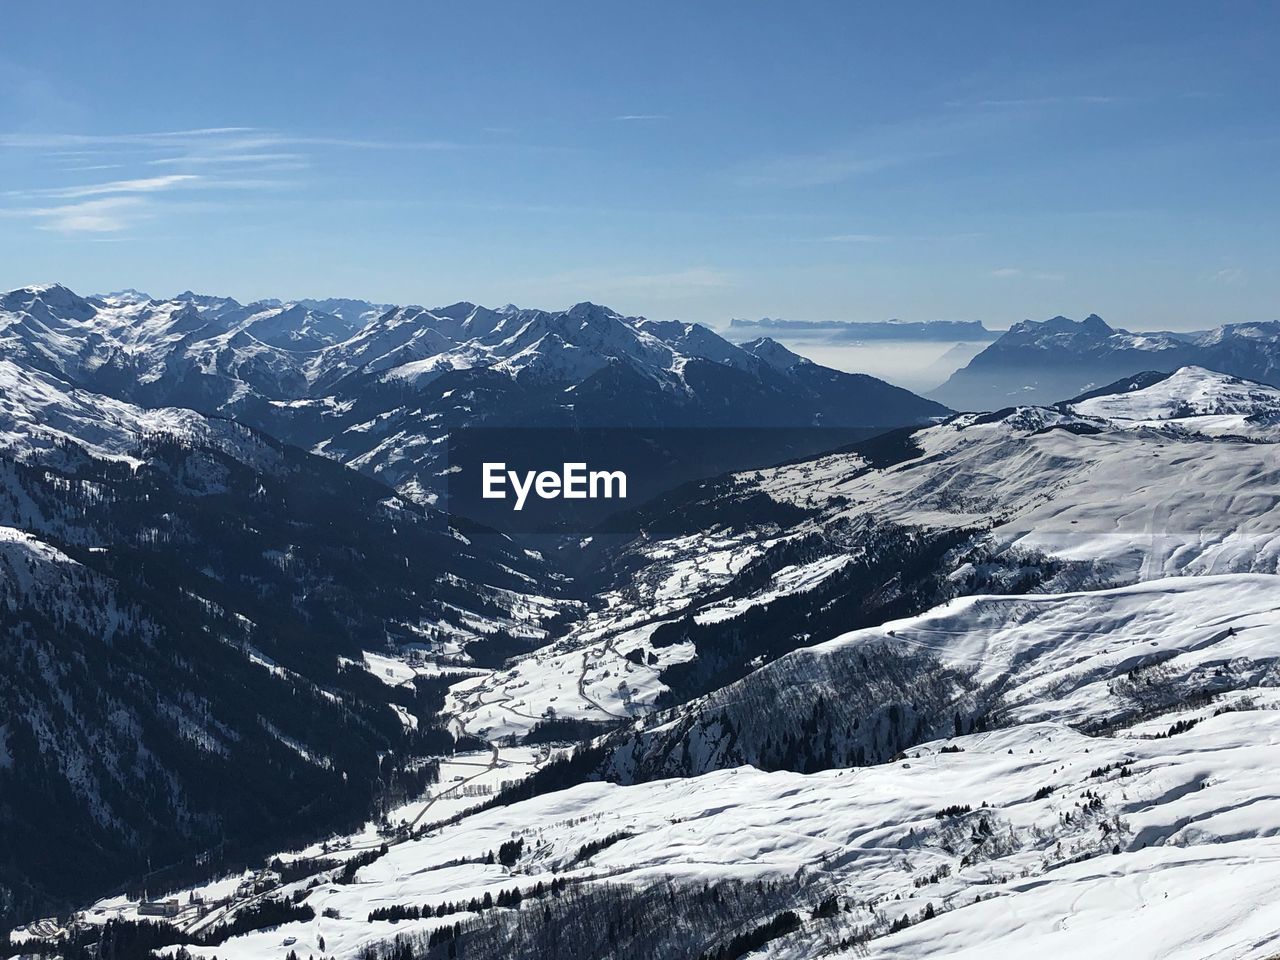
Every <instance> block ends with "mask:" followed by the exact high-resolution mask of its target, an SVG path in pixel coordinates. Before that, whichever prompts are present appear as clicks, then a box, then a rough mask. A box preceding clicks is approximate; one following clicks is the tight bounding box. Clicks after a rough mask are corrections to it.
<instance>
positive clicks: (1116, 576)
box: [450, 370, 1280, 736]
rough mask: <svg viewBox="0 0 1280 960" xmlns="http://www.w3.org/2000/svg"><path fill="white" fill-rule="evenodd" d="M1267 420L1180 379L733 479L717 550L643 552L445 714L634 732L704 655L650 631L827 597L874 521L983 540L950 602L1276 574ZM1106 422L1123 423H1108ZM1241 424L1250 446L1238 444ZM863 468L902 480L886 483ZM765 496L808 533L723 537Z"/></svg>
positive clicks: (1274, 436)
mask: <svg viewBox="0 0 1280 960" xmlns="http://www.w3.org/2000/svg"><path fill="white" fill-rule="evenodd" d="M1182 393H1185V395H1186V398H1187V399H1186V400H1185V403H1187V404H1188V405H1191V406H1189V409H1183V408H1182V407H1181V406H1178V412H1179V413H1182V414H1183V415H1182V416H1181V417H1179V418H1178V419H1177V420H1176V421H1172V422H1170V421H1167V420H1166V419H1164V418H1162V417H1161V413H1162V412H1164V411H1169V410H1172V409H1173V407H1174V405H1180V404H1182V403H1183V402H1184V401H1183V400H1182V399H1181V395H1182ZM1273 401H1274V391H1271V390H1270V388H1265V387H1261V386H1258V385H1250V384H1247V383H1241V382H1240V381H1237V380H1235V379H1234V378H1229V377H1224V376H1222V375H1219V374H1209V373H1206V372H1204V371H1196V370H1188V371H1184V372H1183V373H1181V374H1177V375H1175V376H1174V377H1171V378H1169V379H1168V380H1165V381H1163V382H1162V383H1160V384H1157V385H1156V386H1154V387H1152V388H1150V390H1147V391H1140V392H1138V393H1127V394H1117V395H1113V396H1107V397H1099V398H1096V399H1093V400H1089V401H1085V402H1083V403H1081V404H1078V405H1077V410H1076V411H1075V412H1072V411H1071V410H1054V409H1049V408H1020V409H1018V410H1015V411H1012V412H1009V413H1006V414H1004V415H999V416H975V415H964V416H961V417H957V418H955V419H953V420H952V421H950V422H948V423H944V424H941V425H938V426H935V427H929V428H926V429H923V430H920V431H917V432H915V433H914V434H912V435H911V437H910V438H909V440H904V441H903V442H902V443H900V444H898V446H897V448H896V449H895V450H894V451H893V455H892V456H888V457H887V458H886V456H885V454H884V453H883V451H882V450H873V449H871V448H867V449H865V450H864V451H863V452H851V453H848V454H839V455H832V456H827V457H821V458H818V459H815V460H809V461H804V462H800V463H795V464H790V465H787V466H782V467H778V468H773V469H766V470H761V471H755V472H753V473H750V474H743V475H740V476H738V477H737V478H735V480H734V482H733V483H732V484H730V485H728V486H724V485H719V486H712V487H710V488H709V489H708V491H707V492H706V493H704V494H695V497H696V496H699V495H701V496H704V497H705V501H704V502H702V504H701V505H702V506H705V507H706V516H707V520H706V521H704V522H706V524H707V527H708V528H712V529H710V532H708V533H699V534H696V535H690V536H686V537H677V538H666V539H659V540H657V541H656V542H654V541H651V540H649V539H642V540H639V541H637V542H636V543H635V544H633V545H632V547H631V548H630V550H629V554H628V555H629V556H630V557H631V558H632V565H629V566H628V567H627V569H628V571H630V572H628V574H627V576H626V578H625V586H624V587H622V588H620V589H619V590H618V591H617V592H616V593H611V594H607V595H605V596H604V597H603V598H602V600H601V602H600V603H599V604H598V605H597V609H596V610H595V611H594V612H593V613H592V614H591V616H590V617H589V618H588V619H587V620H584V621H583V622H581V623H580V624H579V625H578V626H577V627H576V628H575V629H573V630H572V631H570V632H569V633H568V634H567V635H566V636H565V637H564V638H562V639H561V640H560V641H558V642H557V643H556V644H555V645H554V646H551V647H548V648H545V649H543V650H540V651H537V652H536V653H534V654H532V655H530V656H528V657H525V658H522V659H520V660H519V661H517V662H515V663H513V664H511V665H509V666H508V668H507V669H506V670H504V671H501V672H499V673H496V674H494V675H493V676H491V677H489V678H487V679H482V680H473V681H471V682H470V683H469V684H467V685H465V686H461V687H458V688H456V689H455V690H454V692H453V695H452V697H451V701H450V709H451V711H453V712H454V714H455V715H456V716H457V717H458V718H459V719H460V720H461V721H462V722H464V723H466V724H467V726H468V728H469V729H472V730H489V731H491V732H492V733H493V734H494V735H495V736H496V735H508V734H522V733H525V732H527V731H528V730H529V729H530V728H531V727H532V725H533V724H534V723H536V722H537V720H538V719H539V718H542V717H543V716H544V714H545V713H546V711H547V708H548V707H550V708H551V709H552V710H553V711H554V713H555V715H556V716H560V717H578V718H582V719H593V720H600V721H613V720H617V719H619V718H627V717H635V716H642V715H644V714H646V713H648V712H650V711H651V710H652V709H653V706H654V702H655V700H656V699H657V698H658V697H659V696H660V695H662V694H663V692H664V691H665V690H666V685H665V684H664V682H663V680H662V673H663V671H664V670H666V669H667V668H669V667H671V666H672V665H673V664H677V663H681V662H685V661H689V660H690V659H692V658H693V657H694V656H695V651H694V649H693V647H692V645H691V644H689V643H677V644H675V645H671V646H662V647H655V646H653V645H652V643H651V642H650V638H651V636H652V634H653V631H654V629H655V626H657V625H660V624H663V623H672V622H675V621H676V620H678V618H679V617H680V616H682V615H684V614H686V613H689V612H694V613H695V618H696V620H697V622H698V623H701V624H706V623H714V622H717V621H728V620H730V619H731V618H733V617H737V616H740V615H742V614H744V613H746V612H748V611H750V610H751V609H753V608H757V607H761V606H763V605H767V604H769V603H773V602H776V601H778V600H779V599H780V598H785V597H788V596H797V595H801V594H805V593H808V592H811V591H813V590H815V589H817V588H819V587H820V586H821V585H822V584H823V583H824V582H834V579H833V578H837V577H839V576H840V575H841V573H842V571H844V570H845V568H846V565H847V563H848V562H849V561H850V560H851V559H853V558H855V557H856V556H858V554H859V551H862V550H865V549H866V547H865V543H866V538H865V536H863V535H862V534H861V533H860V532H859V531H862V530H863V528H864V527H865V525H867V524H868V523H872V522H874V523H875V524H898V525H902V526H904V527H909V528H914V529H920V530H923V531H925V532H926V535H929V536H940V535H943V534H946V533H947V532H956V533H959V534H962V533H963V532H964V531H972V532H973V533H972V535H971V536H972V540H971V541H970V542H971V544H972V549H970V550H967V551H966V550H960V551H958V552H957V553H956V554H955V555H953V556H950V557H948V558H944V559H943V560H942V561H941V563H940V565H939V568H938V572H939V573H940V574H941V575H942V576H943V577H944V578H945V579H946V580H947V584H948V586H947V587H946V588H945V589H944V592H943V593H942V596H946V595H959V594H963V593H969V592H974V591H975V590H980V589H984V587H983V586H982V585H983V584H984V583H988V582H995V583H999V582H1004V583H1007V584H1009V585H1010V586H1012V585H1013V584H1014V583H1016V582H1017V581H1018V580H1019V579H1022V578H1023V577H1024V575H1025V576H1026V577H1029V578H1031V579H1029V580H1028V583H1029V584H1030V587H1028V586H1024V587H1023V589H1029V588H1034V589H1041V590H1046V589H1052V590H1059V591H1060V590H1071V589H1080V588H1082V587H1093V586H1098V585H1111V584H1120V583H1131V582H1134V581H1141V580H1149V579H1158V578H1163V577H1168V576H1173V575H1178V576H1182V575H1212V574H1225V573H1237V572H1257V573H1275V572H1277V570H1278V569H1280V447H1278V446H1277V444H1276V442H1275V441H1276V440H1280V427H1277V426H1275V425H1273V424H1271V423H1270V421H1269V411H1270V410H1271V409H1272V403H1273ZM1195 404H1198V405H1199V406H1198V407H1197V406H1194V405H1195ZM1081 408H1083V409H1081ZM1227 409H1229V410H1231V411H1233V412H1231V413H1224V412H1223V411H1224V410H1227ZM1104 410H1111V411H1113V415H1112V416H1111V417H1110V418H1106V417H1103V416H1102V411H1104ZM1197 410H1198V411H1200V412H1197ZM1224 417H1227V418H1230V419H1231V421H1232V422H1231V423H1226V424H1224V419H1223V418H1224ZM1246 423H1247V424H1248V425H1249V426H1250V427H1251V430H1252V433H1253V437H1252V438H1251V440H1249V441H1246V440H1245V439H1243V438H1240V437H1239V436H1238V435H1239V434H1240V433H1242V432H1243V430H1242V425H1243V424H1246ZM868 457H871V458H875V457H880V458H882V459H889V460H893V461H895V462H890V463H887V464H885V465H882V466H879V467H876V466H873V465H872V463H871V460H869V459H868ZM759 494H764V495H765V496H766V497H767V498H768V500H769V501H770V502H772V503H775V504H781V505H784V506H789V507H794V508H799V509H800V510H803V511H805V512H806V514H807V516H803V519H800V520H799V521H796V520H795V519H792V520H790V521H787V522H784V523H781V524H778V523H768V522H763V523H756V524H751V523H747V524H735V523H733V522H730V523H728V524H727V526H726V527H725V528H724V529H713V528H715V527H716V526H717V523H716V520H717V518H718V517H720V516H724V517H726V518H731V517H733V516H734V510H735V504H737V503H740V502H742V501H744V500H749V499H750V498H751V497H754V496H758V495H759ZM695 502H696V501H695ZM839 531H845V532H844V533H841V532H839ZM814 536H817V537H820V538H821V539H822V540H823V541H824V542H823V544H822V545H820V546H814V547H813V548H811V549H810V550H809V551H808V553H806V554H805V555H804V556H803V557H802V558H797V559H798V562H797V561H789V562H785V563H784V565H783V566H781V568H780V569H777V570H775V571H773V572H772V573H771V575H770V576H769V577H768V578H767V579H764V580H762V581H758V582H757V581H752V582H750V583H749V584H747V585H744V586H742V587H741V588H740V589H735V588H734V587H733V584H732V581H733V578H734V576H735V575H736V574H737V573H739V572H740V571H741V570H742V569H743V568H744V567H745V566H746V565H747V564H749V563H750V562H752V561H753V560H756V559H758V558H760V557H761V556H763V555H764V554H766V553H767V552H768V551H770V550H779V549H781V548H782V546H783V545H785V544H786V543H788V542H798V541H801V540H803V539H804V538H806V537H814ZM1045 578H1047V579H1045ZM1040 579H1044V582H1043V584H1041V585H1039V586H1037V585H1036V584H1037V583H1038V582H1039V580H1040ZM725 589H730V595H728V596H725V595H723V591H724V590H725ZM985 589H991V587H985ZM728 628H729V627H726V629H728ZM775 629H776V628H775ZM817 639H824V638H817ZM807 642H809V643H811V642H813V641H812V640H809V641H807ZM795 645H796V646H799V645H805V644H803V643H801V642H797V643H796V644H795ZM628 654H630V655H631V656H630V658H629V657H628ZM651 658H652V662H650V659H651Z"/></svg>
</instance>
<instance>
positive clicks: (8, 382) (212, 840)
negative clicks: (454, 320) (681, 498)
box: [0, 360, 566, 914]
mask: <svg viewBox="0 0 1280 960" xmlns="http://www.w3.org/2000/svg"><path fill="white" fill-rule="evenodd" d="M560 592H561V591H560V585H559V582H558V580H557V579H556V578H555V577H554V576H553V575H552V571H551V570H550V569H549V568H548V567H547V565H546V564H545V563H544V562H540V561H537V560H535V559H534V558H532V557H531V556H530V555H528V554H526V553H524V552H522V551H519V550H515V549H511V548H508V547H506V546H504V545H503V544H501V543H497V542H494V541H493V540H492V539H491V538H490V539H486V540H484V541H483V542H474V543H473V542H472V541H471V540H470V539H469V538H468V537H467V536H466V534H465V533H464V532H462V531H458V530H456V529H453V528H450V527H449V526H448V525H447V524H446V522H445V519H444V518H443V517H441V516H439V515H434V514H432V513H431V512H430V511H428V510H425V509H423V508H421V507H419V506H417V505H416V504H413V503H411V502H409V501H405V500H402V499H401V498H399V497H398V496H396V495H395V494H394V492H393V491H391V490H389V489H388V488H386V487H384V486H382V485H381V484H378V483H377V482H375V481H372V480H370V479H368V478H366V477H362V476H360V475H359V474H357V473H355V472H354V471H351V470H348V469H346V468H344V467H342V466H341V465H339V464H335V463H332V462H331V461H328V460H325V459H324V458H321V457H318V456H315V455H312V454H308V453H306V452H304V451H301V450H298V449H295V448H291V447H288V446H285V445H283V444H281V443H279V442H278V441H275V440H273V439H271V438H268V437H266V436H264V435H262V434H259V433H257V432H256V431H253V430H251V429H249V428H247V427H244V426H243V425H240V424H237V423H235V422H233V421H230V420H226V419H210V418H206V417H204V416H202V415H200V414H198V413H196V412H194V411H191V410H181V409H171V408H169V409H164V408H161V409H143V408H139V407H136V406H133V405H131V404H128V403H124V402H122V401H117V400H113V399H111V398H108V397H104V396H101V395H96V394H92V393H89V392H88V391H85V390H82V389H77V388H74V387H72V386H71V385H70V384H69V383H67V382H65V381H60V380H58V379H57V378H55V377H53V376H52V375H50V374H47V373H43V372H41V371H35V370H32V369H30V368H28V367H25V366H22V365H20V364H17V363H14V362H12V361H7V360H6V361H0V620H3V624H2V626H0V638H2V639H0V716H2V717H3V719H2V720H0V796H3V797H4V803H3V805H2V806H0V837H2V838H3V839H0V912H4V913H6V914H10V913H13V912H19V913H21V912H24V911H31V910H33V909H37V908H39V909H42V910H44V909H47V908H48V907H49V906H50V905H55V906H59V907H62V906H65V905H67V902H68V898H69V897H76V898H81V897H84V896H87V895H96V894H97V893H98V892H100V891H101V890H103V889H106V888H108V887H111V886H115V885H117V884H120V883H122V882H125V881H129V880H132V879H136V878H138V877H140V876H141V875H142V874H143V873H144V872H146V870H147V863H148V860H150V862H151V865H152V868H154V869H160V868H164V867H167V866H169V865H170V864H173V863H187V864H190V863H191V861H192V858H193V857H196V856H197V855H200V854H205V855H206V856H207V855H209V851H211V850H213V851H216V853H217V858H222V857H229V858H231V859H232V860H234V859H236V858H239V857H242V856H244V855H246V854H253V855H257V854H260V853H262V852H265V851H266V850H269V849H272V848H273V847H274V846H276V845H278V844H279V842H280V841H279V838H280V836H281V834H282V832H283V833H290V832H294V831H295V830H296V828H297V826H298V825H299V824H301V823H306V824H309V826H308V827H307V828H306V830H310V829H313V828H314V827H315V826H317V825H318V824H320V823H321V822H325V823H328V824H329V825H330V826H331V827H339V826H341V825H343V824H348V825H350V824H353V823H358V822H360V821H362V820H363V819H364V818H366V817H368V816H369V815H370V814H371V813H372V812H373V811H374V810H375V809H376V807H377V804H378V803H382V802H385V799H386V797H388V796H390V795H391V794H387V793H386V791H387V790H388V789H390V790H391V791H392V794H396V795H407V794H408V793H412V792H414V791H416V790H418V789H420V788H421V786H422V785H423V784H425V783H426V782H427V781H428V780H430V779H431V777H432V776H434V768H433V767H432V766H431V765H430V764H425V765H424V764H423V761H422V757H423V756H424V755H426V754H430V753H433V752H441V751H447V750H448V749H450V748H451V747H452V745H453V740H452V738H451V737H450V736H449V734H447V733H446V732H445V731H444V730H443V729H442V727H441V725H440V723H439V721H438V718H437V711H438V709H439V700H440V698H441V697H443V694H444V688H445V686H446V685H447V682H445V681H441V680H439V679H436V680H431V679H429V678H425V677H424V678H423V680H422V681H420V682H417V681H415V680H414V677H413V675H412V674H410V676H409V677H408V678H399V679H397V680H395V681H394V682H393V683H391V684H387V683H384V682H382V680H383V677H382V675H381V671H378V672H374V667H373V664H374V663H376V662H377V660H376V657H377V656H378V655H379V654H380V653H381V652H385V651H386V650H387V649H388V647H389V646H393V647H397V648H400V647H403V646H406V645H411V644H412V645H417V647H418V649H421V650H424V651H432V652H433V655H434V657H435V660H436V661H437V663H438V664H439V665H438V666H437V667H436V668H435V673H436V675H437V677H438V676H439V675H440V674H441V673H442V672H443V673H448V671H449V670H450V669H451V668H450V667H449V664H451V663H452V664H457V666H458V668H459V670H460V672H458V673H457V674H456V676H459V677H461V676H466V675H467V670H468V669H469V668H471V666H472V659H471V658H470V657H469V656H468V655H467V652H466V650H467V647H468V646H469V645H472V644H479V645H480V646H481V647H483V645H484V644H485V643H488V642H491V640H492V637H493V636H494V635H496V634H499V633H500V634H502V635H504V636H517V637H522V638H525V640H526V641H527V642H534V643H536V642H538V641H540V640H541V639H543V638H545V636H546V634H547V630H548V626H549V624H550V623H551V622H552V620H553V619H554V618H555V616H556V615H557V613H560V612H562V611H563V610H564V609H565V608H566V601H564V600H563V599H561V598H559V597H558V594H559V593H560ZM371 658H374V659H371ZM295 818H301V819H297V820H295ZM306 836H307V834H306V832H305V831H304V833H303V834H299V838H300V839H305V837H306ZM264 843H266V844H267V846H265V847H264V846H263V844H264ZM72 864H74V868H72V867H71V866H70V865H72Z"/></svg>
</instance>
